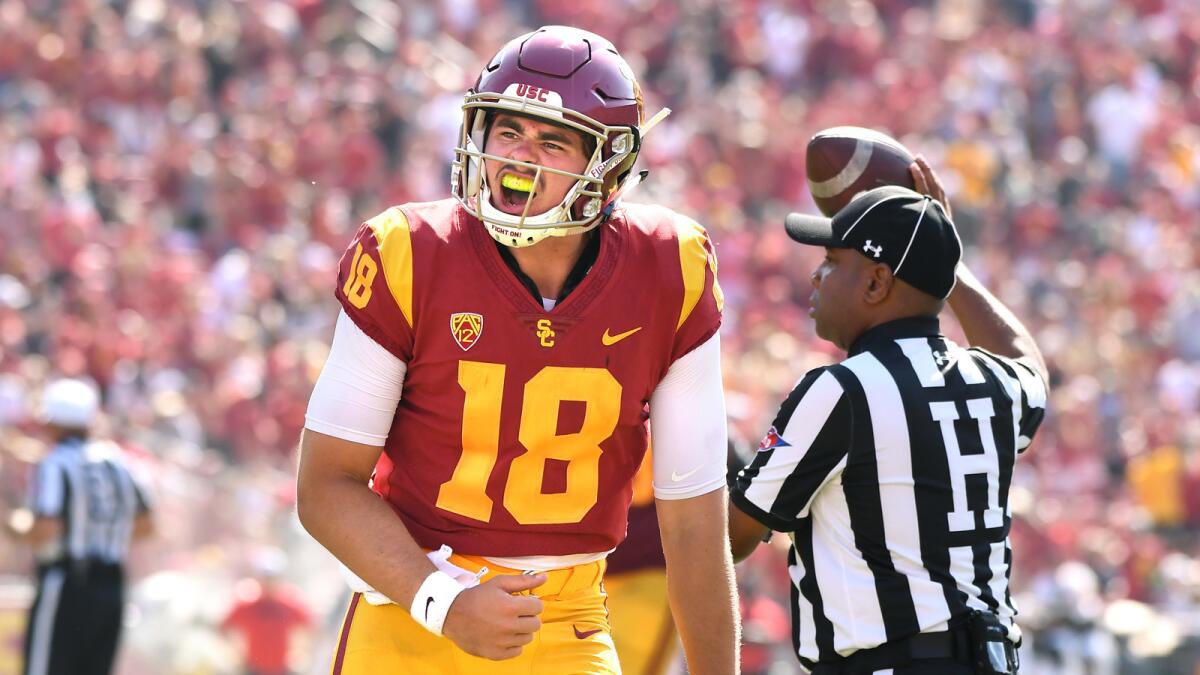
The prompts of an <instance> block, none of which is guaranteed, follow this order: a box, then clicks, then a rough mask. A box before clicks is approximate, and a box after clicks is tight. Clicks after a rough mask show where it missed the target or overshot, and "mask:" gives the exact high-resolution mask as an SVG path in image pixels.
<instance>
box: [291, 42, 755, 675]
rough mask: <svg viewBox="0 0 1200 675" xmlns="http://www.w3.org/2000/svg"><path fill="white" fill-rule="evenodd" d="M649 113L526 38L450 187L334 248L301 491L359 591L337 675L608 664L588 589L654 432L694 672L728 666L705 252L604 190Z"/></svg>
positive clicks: (304, 509)
mask: <svg viewBox="0 0 1200 675" xmlns="http://www.w3.org/2000/svg"><path fill="white" fill-rule="evenodd" d="M657 119H659V118H658V117H656V118H652V119H651V121H650V122H644V121H643V115H642V97H641V91H640V89H639V88H638V85H637V82H636V80H635V79H634V76H633V74H632V71H631V70H630V69H629V66H628V65H627V64H626V63H625V61H624V60H623V59H622V58H621V57H620V56H619V55H618V54H617V52H616V50H615V48H613V46H612V45H611V44H610V43H609V42H608V41H607V40H605V39H604V38H601V37H599V36H597V35H594V34H592V33H588V32H585V31H581V30H577V29H574V28H567V27H562V26H551V27H546V28H542V29H539V30H537V31H534V32H533V33H529V34H527V35H523V36H521V37H519V38H517V39H515V40H513V41H512V42H510V43H509V44H508V45H506V46H505V47H504V48H503V49H502V50H501V51H500V52H499V53H498V54H497V55H496V56H495V57H494V58H492V59H491V61H489V63H488V65H487V66H486V67H485V68H484V70H483V72H482V73H481V74H480V76H479V79H478V80H477V81H476V84H475V86H474V87H473V88H472V89H471V91H470V92H468V95H467V97H466V100H465V103H464V105H463V127H462V134H461V139H460V142H459V145H458V148H457V149H456V151H455V162H454V173H453V177H452V188H453V198H452V199H446V200H443V201H440V202H431V203H425V204H405V205H401V206H396V207H392V208H390V209H388V210H387V211H384V212H383V213H382V214H380V215H378V216H376V217H375V218H372V219H371V220H369V221H368V222H366V223H365V224H364V225H363V226H362V227H361V228H360V229H359V231H358V233H357V235H356V237H355V239H354V241H352V242H351V243H350V246H349V247H348V248H347V250H346V253H345V255H344V256H343V258H342V262H341V267H340V270H339V278H338V281H337V286H336V295H337V297H338V300H339V301H340V302H341V304H342V313H341V315H340V316H339V317H338V322H337V328H336V331H335V334H334V339H333V344H332V347H331V349H330V355H329V358H328V360H327V362H326V365H325V369H324V371H323V372H322V374H321V377H320V379H319V380H318V382H317V385H316V388H315V389H314V391H313V394H312V398H311V400H310V402H309V409H308V416H307V421H306V425H305V426H306V428H305V431H304V435H303V438H302V441H301V462H300V470H299V481H298V489H299V492H298V506H299V513H300V518H301V521H302V522H303V524H304V526H305V527H306V528H307V529H308V531H309V532H310V533H312V535H313V536H314V537H315V538H316V539H317V540H318V541H320V542H321V543H322V544H323V545H325V546H326V547H327V548H328V549H329V550H330V551H331V552H332V553H333V554H334V555H335V556H336V557H337V558H338V559H339V560H340V561H341V562H342V563H343V565H344V566H345V567H346V568H347V578H348V579H349V581H350V583H351V586H352V588H354V590H355V591H357V592H356V593H355V595H354V597H353V599H352V601H351V605H350V608H349V610H348V611H347V616H346V620H345V622H344V624H343V628H342V633H341V638H340V641H339V646H338V650H337V653H336V654H335V657H334V672H335V673H365V672H405V673H425V672H429V673H472V674H474V673H502V672H503V673H507V672H529V673H565V672H570V673H619V672H620V669H619V665H618V662H617V657H616V653H615V650H614V648H613V642H612V638H611V634H610V627H609V624H608V618H607V612H606V609H605V606H604V593H603V589H602V585H601V583H600V582H601V579H602V577H603V573H604V567H605V557H606V556H607V554H608V553H609V552H610V551H612V550H613V548H615V547H616V545H617V544H618V543H619V542H620V541H621V539H622V538H623V537H624V535H625V530H626V516H627V512H628V509H629V504H630V500H631V497H632V480H633V476H634V474H635V473H636V472H637V470H638V467H639V465H640V464H641V462H642V458H643V455H644V454H645V452H646V445H647V435H648V433H649V431H650V430H651V429H652V430H653V434H654V438H655V453H654V455H653V460H652V464H653V475H654V480H653V484H654V495H655V498H656V502H657V505H658V514H659V516H658V517H659V521H660V526H661V530H662V537H663V548H664V552H665V556H666V560H667V569H668V572H669V574H670V579H671V584H670V588H669V593H670V596H671V599H672V603H671V604H672V607H673V608H674V613H675V619H676V622H677V623H678V626H679V630H680V635H681V638H682V641H683V644H684V649H685V651H686V653H687V656H688V659H689V663H690V667H691V672H693V673H732V672H736V670H737V664H736V656H735V654H736V648H737V643H738V630H737V617H736V603H735V597H734V593H735V592H734V586H733V572H732V563H731V559H730V557H729V554H728V544H727V540H726V529H725V527H726V526H725V523H726V517H727V513H726V510H725V508H726V507H725V505H726V501H725V489H724V488H725V480H724V475H725V446H726V430H725V414H724V411H725V409H724V399H723V395H722V391H721V374H720V344H719V337H718V333H717V330H718V328H719V326H720V321H721V304H722V298H721V290H720V286H719V285H718V284H717V279H716V270H717V264H716V257H715V253H714V250H713V246H712V244H711V242H710V241H709V240H708V237H707V235H706V233H705V231H704V229H703V228H701V227H700V226H699V225H698V224H696V223H695V222H693V221H691V220H689V219H687V218H685V217H683V216H680V215H678V214H676V213H674V212H672V211H670V210H668V209H666V208H662V207H657V206H647V205H634V204H627V203H624V202H622V201H621V200H620V199H619V198H620V196H621V195H622V193H623V192H624V191H625V190H626V189H627V188H628V187H630V186H631V185H632V184H633V182H634V181H636V180H639V179H640V178H641V176H640V175H638V174H635V173H634V172H633V171H632V168H633V164H634V162H635V160H636V158H637V154H638V151H639V149H640V147H641V142H642V136H643V135H644V134H645V133H646V132H647V131H648V130H649V128H650V127H652V126H653V124H654V122H655V121H656V120H657Z"/></svg>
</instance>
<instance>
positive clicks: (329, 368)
mask: <svg viewBox="0 0 1200 675" xmlns="http://www.w3.org/2000/svg"><path fill="white" fill-rule="evenodd" d="M407 369H408V366H407V364H406V363H405V362H404V361H402V360H400V359H398V358H396V356H395V355H393V354H392V353H391V352H389V351H388V350H386V349H384V348H383V347H382V346H381V345H380V344H379V343H377V342H375V341H374V340H372V339H371V338H370V337H369V336H367V334H366V333H364V332H363V331H362V329H361V328H359V327H358V326H357V325H355V323H354V321H353V320H352V319H351V318H350V317H349V316H348V315H347V314H346V312H345V311H342V312H341V313H340V314H338V319H337V326H336V327H335V328H334V331H333V344H332V345H331V346H330V347H329V358H328V359H326V360H325V367H324V368H323V369H322V370H321V376H320V377H318V378H317V384H316V386H315V387H313V392H312V396H311V397H310V398H309V399H308V412H307V413H306V414H305V416H304V428H306V429H311V430H313V431H316V432H318V433H322V434H326V435H329V436H335V437H337V438H341V439H343V440H347V441H353V442H354V443H362V444H364V445H376V446H382V445H383V444H384V442H385V441H387V436H388V432H389V431H390V430H391V428H392V418H394V417H395V416H396V405H397V404H398V403H399V402H400V392H401V390H402V389H403V387H404V374H405V373H406V372H407Z"/></svg>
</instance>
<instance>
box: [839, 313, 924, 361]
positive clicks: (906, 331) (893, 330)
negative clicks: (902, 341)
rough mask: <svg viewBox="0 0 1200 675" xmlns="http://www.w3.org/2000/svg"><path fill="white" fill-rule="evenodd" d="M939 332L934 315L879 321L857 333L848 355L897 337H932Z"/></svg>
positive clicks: (868, 349) (867, 349) (869, 348)
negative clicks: (877, 323) (859, 333)
mask: <svg viewBox="0 0 1200 675" xmlns="http://www.w3.org/2000/svg"><path fill="white" fill-rule="evenodd" d="M941 333H942V329H941V324H940V322H939V321H938V318H937V317H936V316H910V317H907V318H904V319H896V320H894V321H888V322H887V323H881V324H879V325H878V326H875V327H874V328H870V329H868V330H867V331H866V332H865V333H863V334H862V335H859V336H858V339H857V340H855V341H854V344H852V345H850V351H849V353H848V355H849V356H855V355H857V354H861V353H863V352H866V351H870V350H871V348H872V347H877V346H879V345H880V344H882V343H888V342H892V341H893V340H896V339H898V338H907V337H933V336H935V335H941Z"/></svg>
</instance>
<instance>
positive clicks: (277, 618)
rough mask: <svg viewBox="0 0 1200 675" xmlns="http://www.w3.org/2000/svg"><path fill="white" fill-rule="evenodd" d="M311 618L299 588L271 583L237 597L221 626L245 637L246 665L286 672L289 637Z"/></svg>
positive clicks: (262, 669) (263, 669)
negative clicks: (254, 592)
mask: <svg viewBox="0 0 1200 675" xmlns="http://www.w3.org/2000/svg"><path fill="white" fill-rule="evenodd" d="M312 622H313V620H312V615H311V614H310V613H309V611H308V607H307V606H306V605H305V603H304V601H303V600H301V598H300V593H299V591H297V590H295V589H293V588H289V587H286V586H271V587H267V588H264V589H263V591H262V592H261V593H258V594H255V595H253V596H251V597H249V598H243V599H240V600H238V602H237V604H235V605H234V606H233V609H231V610H230V611H229V614H228V616H226V617H225V620H224V621H222V622H221V627H222V628H223V629H225V630H227V631H231V632H234V633H237V634H238V635H241V636H242V639H243V640H245V643H246V663H245V666H246V668H248V669H250V670H252V671H255V672H259V673H286V672H288V646H289V641H290V640H291V638H292V636H293V635H294V634H295V633H296V632H297V631H298V630H302V629H306V628H308V627H309V626H311V625H312Z"/></svg>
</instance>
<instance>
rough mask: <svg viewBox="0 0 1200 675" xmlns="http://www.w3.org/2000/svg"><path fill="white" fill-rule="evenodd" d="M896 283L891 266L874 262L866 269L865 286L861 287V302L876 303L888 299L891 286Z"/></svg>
mask: <svg viewBox="0 0 1200 675" xmlns="http://www.w3.org/2000/svg"><path fill="white" fill-rule="evenodd" d="M895 285H896V277H895V275H893V274H892V268H891V267H888V266H887V265H886V264H885V263H875V264H874V265H871V266H870V268H868V270H867V283H866V288H865V289H863V302H865V303H867V304H868V305H878V304H880V303H882V302H884V301H885V300H887V299H888V296H889V295H891V293H892V288H893V287H894V286H895Z"/></svg>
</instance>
